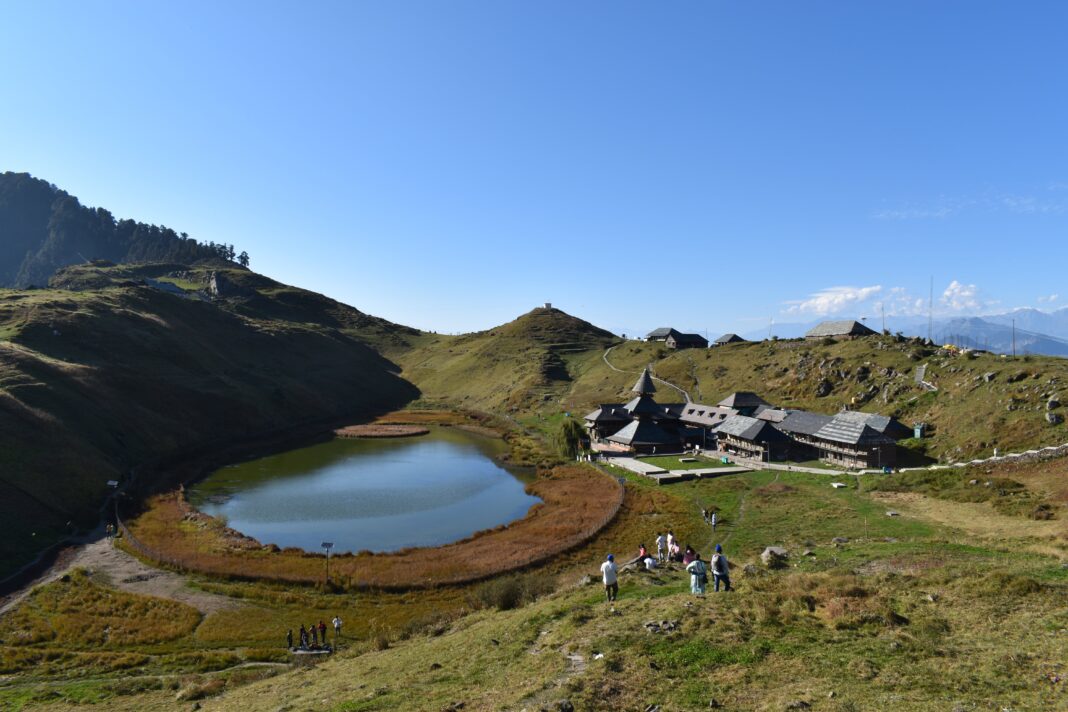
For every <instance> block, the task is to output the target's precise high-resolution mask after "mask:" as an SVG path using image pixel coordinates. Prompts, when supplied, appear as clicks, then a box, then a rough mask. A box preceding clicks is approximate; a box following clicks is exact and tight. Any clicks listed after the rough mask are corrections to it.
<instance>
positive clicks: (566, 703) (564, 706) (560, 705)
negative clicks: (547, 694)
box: [556, 700, 575, 712]
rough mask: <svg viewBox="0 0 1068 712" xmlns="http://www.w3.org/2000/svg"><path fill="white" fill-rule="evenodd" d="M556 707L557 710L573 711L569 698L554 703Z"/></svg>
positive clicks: (559, 711)
mask: <svg viewBox="0 0 1068 712" xmlns="http://www.w3.org/2000/svg"><path fill="white" fill-rule="evenodd" d="M556 709H557V710H558V712H575V705H573V704H571V700H560V701H559V702H557V703H556Z"/></svg>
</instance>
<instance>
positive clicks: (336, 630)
mask: <svg viewBox="0 0 1068 712" xmlns="http://www.w3.org/2000/svg"><path fill="white" fill-rule="evenodd" d="M333 623H334V639H335V640H336V639H338V638H340V637H341V616H334V620H333Z"/></svg>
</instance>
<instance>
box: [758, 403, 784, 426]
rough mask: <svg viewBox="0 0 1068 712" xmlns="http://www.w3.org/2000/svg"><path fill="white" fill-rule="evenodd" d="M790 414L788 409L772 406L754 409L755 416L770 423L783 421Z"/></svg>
mask: <svg viewBox="0 0 1068 712" xmlns="http://www.w3.org/2000/svg"><path fill="white" fill-rule="evenodd" d="M787 415H789V412H788V411H785V410H782V409H780V408H772V407H770V406H759V407H758V408H757V409H756V410H755V411H753V417H754V418H758V419H759V420H766V421H768V422H769V423H781V422H782V421H783V420H785V419H786V416H787Z"/></svg>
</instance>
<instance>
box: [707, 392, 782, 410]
mask: <svg viewBox="0 0 1068 712" xmlns="http://www.w3.org/2000/svg"><path fill="white" fill-rule="evenodd" d="M716 405H720V406H723V407H724V408H755V407H757V406H758V405H771V403H768V402H767V401H766V400H764V399H763V398H761V397H760V396H758V395H757V394H756V393H753V392H751V391H738V392H737V393H731V394H730V395H729V396H727V397H726V398H724V399H723V400H721V401H720V402H719V403H717V404H716Z"/></svg>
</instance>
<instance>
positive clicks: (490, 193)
mask: <svg viewBox="0 0 1068 712" xmlns="http://www.w3.org/2000/svg"><path fill="white" fill-rule="evenodd" d="M1065 27H1068V4H1065V3H1059V2H1049V3H1042V2H1029V3H984V2H970V1H969V2H963V1H959V2H940V3H930V2H902V1H901V0H894V1H893V2H864V3H844V2H838V3H830V2H804V3H801V2H781V3H737V2H731V3H728V2H709V1H702V2H681V1H680V2H672V3H650V2H611V3H573V2H566V3H565V2H536V3H534V2H508V1H495V2H489V1H488V0H487V1H486V2H479V3H474V2H462V1H451V2H445V1H444V0H439V1H435V2H381V3H370V2H315V3H313V2H301V3H297V2H291V3H289V2H287V3H279V2H245V3H242V2H227V3H199V2H182V3H144V2H127V1H123V0H108V1H107V2H78V3H75V2H50V1H48V0H41V1H38V2H32V3H4V4H3V5H2V6H0V66H2V67H3V69H2V70H0V99H2V101H3V110H2V111H0V170H15V171H28V172H30V173H32V174H34V175H36V176H39V177H42V178H45V179H47V180H50V181H52V182H53V183H56V184H57V185H59V186H60V187H62V188H64V189H66V190H68V191H69V192H71V193H73V194H75V195H77V196H79V197H80V198H81V199H82V201H83V202H85V203H86V204H89V205H100V206H104V207H107V208H109V209H110V210H112V211H113V212H114V213H115V214H116V215H118V216H122V217H132V218H136V219H140V220H144V221H148V222H155V223H158V224H165V225H167V226H170V227H172V228H174V229H176V230H184V231H187V232H189V233H190V234H191V235H192V236H194V237H197V238H198V239H201V240H204V241H207V240H214V241H217V242H219V241H222V242H228V243H233V244H235V245H237V247H238V249H239V250H240V249H246V250H248V251H249V253H250V254H251V255H252V259H253V267H254V268H255V269H257V270H258V271H261V272H263V273H265V274H267V275H270V276H272V277H275V278H276V279H279V280H282V281H285V282H289V283H292V284H296V285H299V286H303V287H307V288H310V289H314V290H316V291H320V292H323V293H325V294H328V295H330V296H333V297H335V298H337V299H340V300H342V301H345V302H347V303H349V304H352V305H354V306H356V307H358V308H360V309H362V310H364V311H367V312H370V313H373V314H377V315H380V316H383V317H386V318H389V319H392V320H394V321H398V322H402V323H405V324H410V325H413V326H417V327H421V328H425V329H433V330H438V331H446V332H453V331H465V330H472V329H481V328H487V327H490V326H493V325H495V324H498V323H501V322H504V321H507V320H509V319H512V318H514V317H515V316H517V315H518V314H520V313H523V312H525V311H527V310H529V309H530V308H532V307H534V306H536V305H538V304H540V303H541V302H543V301H552V302H553V303H554V304H555V305H557V306H559V307H561V308H563V309H565V310H567V311H569V312H570V313H573V314H576V315H579V316H582V317H583V318H586V319H589V320H590V321H593V322H595V323H597V324H599V325H602V326H605V327H607V328H611V329H614V330H617V331H627V330H629V331H631V332H634V331H637V330H645V329H649V328H653V327H656V326H661V325H673V326H676V327H678V328H682V329H694V330H704V329H708V330H709V331H711V332H721V331H726V330H733V331H740V332H746V331H752V330H753V329H759V328H762V326H763V325H766V324H767V323H768V320H769V319H772V318H774V319H775V320H776V321H780V322H781V321H792V322H802V321H809V320H812V319H815V318H818V317H821V316H825V315H827V316H829V315H846V316H859V315H862V314H863V315H869V316H870V315H874V314H875V313H877V312H878V309H879V305H880V304H884V305H885V307H886V310H887V313H888V314H908V313H911V312H923V313H925V312H926V301H927V294H928V289H929V279H930V278H931V277H932V276H933V277H934V280H935V291H936V299H935V301H936V310H937V311H938V312H939V313H942V314H951V313H984V312H996V311H1006V310H1008V309H1011V308H1015V307H1020V306H1038V307H1040V308H1044V309H1050V308H1057V307H1060V306H1062V305H1063V304H1064V303H1068V286H1065V284H1064V275H1065V264H1066V262H1068V260H1066V258H1068V247H1066V246H1065V245H1066V230H1065V227H1066V220H1068V160H1066V159H1068V136H1066V131H1068V130H1066V128H1065V127H1068V93H1066V92H1065V91H1064V86H1065V85H1064V77H1065V74H1066V69H1068V44H1066V43H1065V42H1064V41H1063V32H1064V28H1065ZM1061 293H1063V296H1055V295H1060V294H1061Z"/></svg>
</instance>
